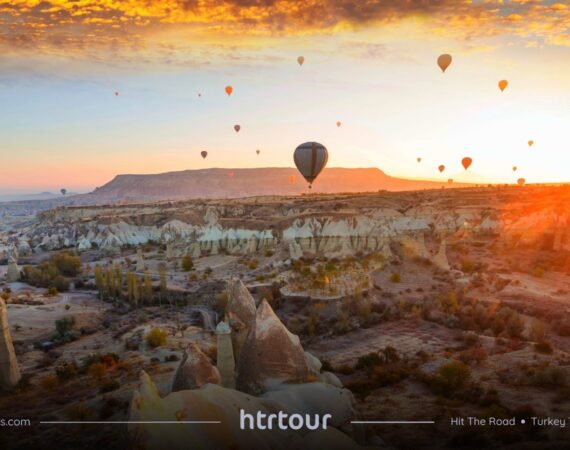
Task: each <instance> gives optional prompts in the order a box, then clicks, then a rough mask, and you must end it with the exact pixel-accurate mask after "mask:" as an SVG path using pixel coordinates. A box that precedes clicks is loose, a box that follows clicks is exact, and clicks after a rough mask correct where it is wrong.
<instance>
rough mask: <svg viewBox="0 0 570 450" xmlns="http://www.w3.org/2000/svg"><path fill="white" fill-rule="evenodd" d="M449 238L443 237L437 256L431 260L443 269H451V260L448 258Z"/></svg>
mask: <svg viewBox="0 0 570 450" xmlns="http://www.w3.org/2000/svg"><path fill="white" fill-rule="evenodd" d="M446 247H447V240H446V239H445V237H443V238H441V241H440V243H439V250H438V252H437V253H436V254H435V256H434V257H433V258H432V259H431V262H432V263H433V264H434V265H435V266H436V267H438V268H440V269H442V270H450V268H451V267H450V266H449V261H448V260H447V251H446Z"/></svg>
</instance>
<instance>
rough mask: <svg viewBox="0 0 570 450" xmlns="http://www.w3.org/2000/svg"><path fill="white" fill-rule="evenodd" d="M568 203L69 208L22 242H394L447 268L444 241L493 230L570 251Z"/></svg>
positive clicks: (528, 198)
mask: <svg viewBox="0 0 570 450" xmlns="http://www.w3.org/2000/svg"><path fill="white" fill-rule="evenodd" d="M569 200H570V187H568V186H558V187H525V188H514V187H493V188H480V189H474V188H470V189H446V190H432V191H421V192H409V193H408V192H405V193H388V192H386V193H376V194H353V195H350V194H346V195H315V196H302V197H257V198H249V199H234V200H208V201H206V200H194V201H184V202H167V203H154V204H143V205H122V206H100V207H66V208H58V209H54V210H50V211H46V212H44V213H41V214H39V215H38V218H37V220H36V222H35V223H33V224H31V225H30V226H28V227H27V228H24V229H23V230H21V231H20V234H19V235H18V236H17V240H18V242H19V246H20V247H22V248H27V247H31V248H33V249H34V250H35V251H40V252H41V251H42V250H55V249H62V248H67V247H75V248H77V249H78V250H80V251H82V250H87V249H91V248H92V247H97V248H99V249H103V250H109V251H113V250H116V249H118V248H119V247H121V246H126V245H131V246H138V245H141V244H145V243H147V242H160V243H163V244H167V243H169V244H170V246H171V252H172V254H173V255H175V256H181V255H186V254H191V255H193V256H194V257H198V256H200V255H205V254H211V253H216V252H219V251H224V252H227V253H229V254H251V253H255V252H262V251H265V250H267V249H272V250H279V249H281V250H282V251H284V252H286V254H287V255H288V256H290V257H292V258H298V257H300V256H302V255H303V254H305V255H307V254H315V253H319V254H324V255H327V256H342V255H348V254H355V253H357V252H359V251H363V252H372V251H376V252H381V253H383V254H385V255H386V256H389V255H390V254H391V249H392V246H393V245H394V243H396V244H398V245H401V246H402V247H403V248H405V249H408V250H410V251H412V252H417V256H422V257H425V256H429V257H433V255H435V254H436V253H438V257H437V258H436V261H437V263H438V265H441V266H445V247H444V246H443V247H442V246H441V241H442V240H443V239H444V238H445V237H446V236H453V235H456V236H459V235H467V234H473V233H496V234H500V235H501V237H502V238H504V239H505V240H506V241H508V242H510V243H514V244H528V245H532V244H534V243H540V242H542V241H545V242H544V245H547V246H550V247H553V248H554V249H568V248H570V232H569V229H570V227H569V224H570V206H569V205H570V201H569ZM537 224H539V226H537ZM427 238H430V241H431V243H429V242H428V244H429V245H428V247H429V248H428V247H426V244H425V242H424V241H425V239H427ZM538 241H540V242H538Z"/></svg>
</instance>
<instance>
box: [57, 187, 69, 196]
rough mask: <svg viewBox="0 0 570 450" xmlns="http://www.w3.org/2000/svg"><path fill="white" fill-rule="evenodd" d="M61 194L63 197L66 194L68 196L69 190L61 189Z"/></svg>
mask: <svg viewBox="0 0 570 450" xmlns="http://www.w3.org/2000/svg"><path fill="white" fill-rule="evenodd" d="M59 192H61V195H65V194H67V189H65V188H61V189H60V190H59Z"/></svg>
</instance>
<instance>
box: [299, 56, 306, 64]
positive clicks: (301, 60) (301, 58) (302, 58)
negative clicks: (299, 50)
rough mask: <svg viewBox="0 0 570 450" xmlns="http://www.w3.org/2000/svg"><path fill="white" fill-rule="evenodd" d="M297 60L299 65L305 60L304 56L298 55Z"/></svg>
mask: <svg viewBox="0 0 570 450" xmlns="http://www.w3.org/2000/svg"><path fill="white" fill-rule="evenodd" d="M297 62H298V63H299V65H300V66H302V65H303V63H304V62H305V57H304V56H299V57H298V58H297Z"/></svg>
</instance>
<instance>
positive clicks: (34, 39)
mask: <svg viewBox="0 0 570 450" xmlns="http://www.w3.org/2000/svg"><path fill="white" fill-rule="evenodd" d="M569 27H570V5H569V3H568V2H567V1H564V2H563V1H559V2H554V1H537V0H516V1H507V0H503V1H500V0H481V1H450V0H438V1H429V0H387V1H380V0H378V1H375V0H352V1H349V0H226V1H221V0H146V1H134V0H121V1H118V0H51V1H33V0H5V1H2V2H0V193H14V192H36V191H41V190H52V191H53V190H56V189H59V188H60V187H66V188H68V189H69V190H75V191H88V190H91V189H92V188H94V187H95V186H100V185H102V184H104V183H106V182H107V181H109V180H110V179H111V178H113V177H114V176H115V175H116V174H119V173H158V172H165V171H172V170H184V169H196V168H205V167H267V166H293V161H292V153H293V151H294V149H295V147H296V146H297V145H299V144H301V143H302V142H305V141H309V140H310V141H318V142H321V143H323V144H324V145H325V146H326V147H327V148H328V150H329V153H330V159H329V166H337V167H338V166H343V167H378V168H380V169H382V170H384V171H385V172H386V173H388V174H390V175H393V176H399V177H407V178H425V179H440V180H441V179H445V180H447V178H450V177H451V178H454V179H455V180H457V181H490V182H514V181H515V180H516V178H518V177H525V178H526V179H527V181H528V182H559V181H570V175H569V167H570V132H569V131H568V130H570V106H569V105H570V28H569ZM441 53H450V54H452V55H453V58H454V59H453V63H452V64H451V66H450V67H449V69H447V71H446V72H445V73H442V72H441V70H440V69H439V68H438V67H437V64H436V60H437V57H438V56H439V55H440V54H441ZM300 55H303V56H304V57H305V63H304V65H303V66H302V67H300V66H299V65H298V64H297V57H298V56H300ZM501 79H507V80H508V81H509V86H508V87H507V89H506V90H505V91H504V92H500V90H499V88H498V86H497V83H498V81H499V80H501ZM226 85H232V86H233V88H234V93H233V95H232V96H231V97H228V96H227V95H226V93H225V92H224V87H225V86H226ZM115 91H119V92H120V95H119V96H118V97H116V96H115V95H114V93H115ZM198 93H201V94H202V96H201V97H198ZM336 121H341V122H342V126H341V127H340V128H337V127H336ZM235 124H240V125H241V131H240V133H239V134H237V133H236V132H235V131H234V129H233V127H234V125H235ZM529 139H532V140H534V141H535V144H534V146H533V147H530V148H529V146H528V145H527V141H528V140H529ZM256 149H260V150H261V154H260V155H259V156H257V155H256V153H255V150H256ZM202 150H207V151H208V153H209V156H208V158H207V159H206V160H203V159H202V158H201V157H200V152H201V151H202ZM418 156H421V157H422V158H423V160H422V163H421V164H417V162H416V157H418ZM463 156H471V157H472V158H473V159H474V163H473V166H472V167H471V169H470V170H469V171H468V172H467V173H465V172H464V171H463V168H462V167H461V164H460V161H461V158H462V157H463ZM439 164H445V165H446V166H447V168H448V169H447V170H446V172H445V173H444V174H443V175H441V174H439V172H438V171H437V166H438V165H439ZM513 165H516V166H518V168H519V170H518V171H517V172H516V173H515V174H514V173H513V172H512V170H511V168H512V166H513Z"/></svg>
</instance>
